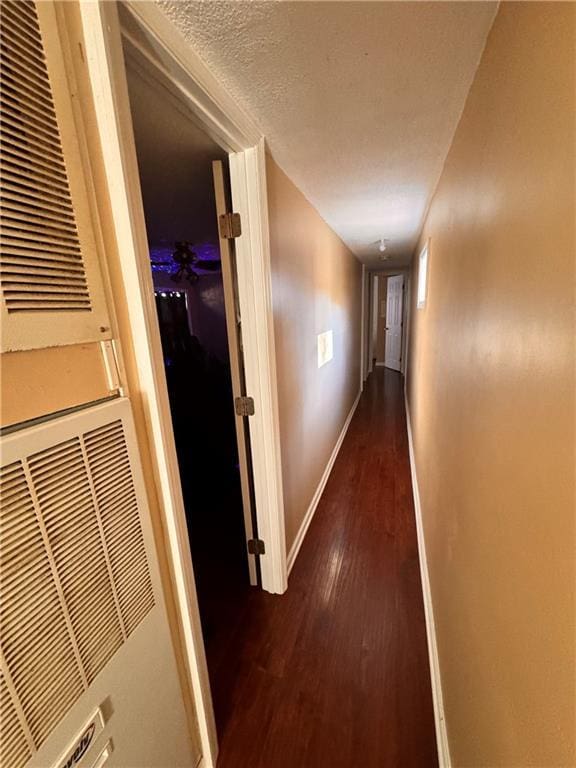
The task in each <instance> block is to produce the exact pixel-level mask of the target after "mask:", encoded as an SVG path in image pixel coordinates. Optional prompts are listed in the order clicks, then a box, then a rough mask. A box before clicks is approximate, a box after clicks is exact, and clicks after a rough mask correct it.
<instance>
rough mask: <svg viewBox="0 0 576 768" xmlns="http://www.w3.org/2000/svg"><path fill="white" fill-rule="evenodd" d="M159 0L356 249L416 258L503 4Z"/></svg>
mask: <svg viewBox="0 0 576 768" xmlns="http://www.w3.org/2000/svg"><path fill="white" fill-rule="evenodd" d="M159 4H160V7H161V8H162V10H163V11H164V12H165V13H166V15H167V16H168V17H169V18H170V19H171V20H172V21H173V22H174V24H175V25H176V26H177V27H178V28H179V30H180V31H181V33H182V34H183V35H184V37H185V38H186V39H187V41H188V42H189V43H190V44H191V45H192V46H193V47H194V48H195V50H196V51H197V52H198V54H199V55H200V56H201V58H202V59H204V61H205V62H206V64H208V66H209V67H210V68H211V69H212V71H213V72H214V74H215V75H217V76H218V77H219V78H220V79H221V81H222V83H223V85H224V86H225V87H226V89H227V90H228V91H229V92H230V94H231V95H232V96H233V97H234V98H235V99H236V101H237V102H238V103H239V104H240V105H241V106H243V107H244V108H245V110H246V111H247V112H248V113H249V114H250V115H251V116H252V118H253V119H254V121H255V122H256V123H257V124H258V125H259V127H260V129H261V130H262V132H263V134H264V135H265V136H266V139H267V142H268V145H269V147H270V150H271V152H272V155H273V157H274V158H275V160H276V161H277V162H278V164H279V165H280V166H281V167H282V168H283V169H284V171H285V172H286V173H287V174H288V175H289V176H290V178H291V179H292V180H293V181H294V183H295V184H296V185H297V186H298V187H299V188H300V189H301V190H302V192H303V193H304V194H305V195H306V197H307V198H308V199H309V200H310V201H311V202H312V204H313V205H314V206H315V207H316V208H317V210H318V211H319V213H320V214H321V215H322V216H323V217H324V219H325V220H326V221H327V222H328V223H329V224H330V226H331V227H332V228H333V229H334V230H335V231H336V232H337V233H338V234H339V235H340V237H341V238H342V239H343V240H344V241H345V242H346V243H347V244H348V245H349V247H350V248H351V249H352V250H353V251H354V252H355V253H356V254H357V255H358V256H359V257H360V258H361V259H362V260H363V261H365V262H366V263H367V264H370V265H373V266H377V265H379V266H384V265H382V264H381V263H380V262H379V261H378V256H379V252H378V245H377V242H376V241H378V239H379V238H381V237H384V238H387V239H388V241H389V243H388V250H387V255H389V256H390V258H391V261H390V262H387V263H386V265H385V266H389V265H394V264H399V263H402V262H406V261H407V260H408V259H409V258H410V256H411V253H412V251H413V249H414V246H415V244H416V239H417V237H418V234H419V232H420V229H421V226H422V221H423V217H424V213H425V211H426V208H427V205H428V202H429V200H430V197H431V195H432V193H433V191H434V187H435V185H436V182H437V180H438V177H439V175H440V172H441V169H442V165H443V162H444V159H445V157H446V154H447V152H448V149H449V146H450V142H451V139H452V136H453V134H454V131H455V129H456V125H457V122H458V119H459V117H460V114H461V112H462V109H463V106H464V102H465V99H466V96H467V93H468V90H469V88H470V85H471V83H472V80H473V77H474V74H475V71H476V67H477V65H478V62H479V59H480V56H481V53H482V50H483V47H484V43H485V40H486V36H487V34H488V31H489V29H490V26H491V23H492V20H493V17H494V13H495V11H496V7H497V4H496V3H491V2H490V3H489V2H248V1H247V0H240V1H237V0H234V1H232V2H227V1H222V0H217V1H216V2H214V1H213V0H204V2H197V1H196V0H194V1H192V2H188V1H187V0H177V1H176V2H171V1H170V0H160V3H159Z"/></svg>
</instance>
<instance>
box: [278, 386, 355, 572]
mask: <svg viewBox="0 0 576 768" xmlns="http://www.w3.org/2000/svg"><path fill="white" fill-rule="evenodd" d="M361 394H362V392H358V396H357V397H356V400H354V405H353V406H352V408H351V409H350V413H349V414H348V416H347V417H346V421H345V422H344V426H343V427H342V431H341V432H340V435H339V437H338V440H337V441H336V445H335V446H334V450H333V451H332V454H331V455H330V458H329V459H328V464H327V465H326V469H325V470H324V473H323V474H322V477H321V478H320V482H319V483H318V487H317V488H316V491H315V493H314V496H313V497H312V501H311V502H310V506H309V507H308V509H307V510H306V514H305V515H304V520H302V524H301V526H300V528H299V529H298V533H297V534H296V538H295V539H294V543H293V544H292V546H291V547H290V552H289V553H288V557H287V559H286V567H287V571H288V575H290V571H291V570H292V566H293V565H294V562H295V560H296V557H297V556H298V552H299V551H300V547H301V546H302V542H303V541H304V537H305V536H306V532H307V531H308V528H309V526H310V523H311V522H312V518H313V517H314V512H316V507H317V506H318V502H319V501H320V497H321V496H322V493H323V491H324V488H325V487H326V483H327V482H328V478H329V477H330V472H331V471H332V467H333V466H334V462H335V461H336V457H337V456H338V451H339V450H340V447H341V445H342V443H343V442H344V438H345V437H346V432H347V431H348V427H349V426H350V422H351V421H352V416H354V411H355V410H356V406H357V405H358V401H359V400H360V395H361Z"/></svg>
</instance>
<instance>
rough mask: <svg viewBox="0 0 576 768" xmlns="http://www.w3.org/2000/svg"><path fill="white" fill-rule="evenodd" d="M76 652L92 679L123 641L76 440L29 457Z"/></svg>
mask: <svg viewBox="0 0 576 768" xmlns="http://www.w3.org/2000/svg"><path fill="white" fill-rule="evenodd" d="M28 462H29V466H30V472H31V475H32V478H33V481H34V489H35V491H36V494H37V496H38V502H39V504H40V508H41V509H42V514H43V517H44V522H45V525H46V530H47V534H48V539H49V541H50V547H51V550H52V554H53V557H54V561H55V563H56V568H57V571H58V575H59V577H60V582H61V584H62V590H63V593H64V597H65V600H66V606H67V608H68V612H69V614H70V620H71V624H72V627H73V630H74V635H75V638H76V641H77V643H78V650H79V653H80V658H81V659H82V664H83V667H84V671H85V673H86V677H87V679H88V682H91V681H92V680H93V679H94V678H95V677H96V675H97V674H98V672H100V670H101V669H103V667H104V665H105V664H106V662H107V661H108V660H109V659H110V658H111V657H112V655H113V654H114V652H115V651H116V650H117V649H118V648H119V647H120V645H121V644H122V632H121V628H120V622H119V616H118V612H117V609H116V604H115V601H114V592H113V588H112V584H111V580H110V576H109V573H108V568H107V564H106V558H105V554H104V547H103V541H102V538H101V534H100V528H99V525H98V516H97V513H96V509H95V506H94V503H93V499H92V492H91V487H90V482H89V479H88V473H87V468H86V466H85V463H84V456H83V453H82V448H81V445H80V440H79V439H77V438H76V439H75V440H70V441H68V442H66V443H63V444H61V445H59V446H57V447H56V448H51V449H49V450H47V451H43V452H42V453H39V454H36V455H34V456H32V457H30V458H29V460H28Z"/></svg>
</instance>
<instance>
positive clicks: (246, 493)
mask: <svg viewBox="0 0 576 768" xmlns="http://www.w3.org/2000/svg"><path fill="white" fill-rule="evenodd" d="M212 171H213V175H214V191H215V196H216V213H217V215H218V221H219V231H220V258H221V260H222V282H223V284H224V304H225V309H226V331H227V333H228V351H229V355H230V374H231V379H232V393H233V396H234V402H235V414H236V442H237V445H238V465H239V467H240V484H241V486H242V507H243V512H244V528H245V531H246V553H247V557H248V570H249V577H250V584H252V585H255V584H257V583H258V581H259V577H258V566H259V563H258V561H257V558H258V555H257V553H256V551H255V550H254V549H253V547H252V546H251V544H250V542H253V541H255V540H256V538H257V537H256V523H255V508H254V500H253V491H252V461H251V453H250V438H249V431H248V414H249V410H246V411H244V412H242V409H241V408H238V407H236V404H237V403H238V401H239V400H241V399H242V398H245V395H246V382H245V376H244V361H243V355H242V324H241V318H240V308H239V304H238V290H237V279H236V254H235V251H234V240H233V239H232V238H230V237H225V236H223V233H222V227H221V226H220V220H221V217H223V216H225V215H226V214H227V213H228V212H229V210H230V209H229V205H228V202H227V197H228V195H227V187H226V182H225V178H224V166H223V165H222V163H221V161H220V160H215V161H214V162H213V163H212ZM252 411H253V408H252Z"/></svg>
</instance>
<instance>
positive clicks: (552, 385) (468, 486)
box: [409, 3, 576, 768]
mask: <svg viewBox="0 0 576 768" xmlns="http://www.w3.org/2000/svg"><path fill="white" fill-rule="evenodd" d="M575 11H576V6H575V5H574V4H572V3H565V4H563V3H510V4H508V3H503V4H502V5H501V7H500V10H499V12H498V15H497V17H496V20H495V23H494V27H493V29H492V31H491V34H490V36H489V39H488V43H487V47H486V50H485V53H484V56H483V58H482V61H481V64H480V67H479V70H478V73H477V76H476V79H475V81H474V84H473V86H472V89H471V92H470V95H469V98H468V102H467V104H466V107H465V110H464V113H463V116H462V119H461V122H460V125H459V127H458V129H457V132H456V136H455V138H454V142H453V145H452V148H451V150H450V153H449V155H448V158H447V161H446V165H445V168H444V171H443V174H442V177H441V180H440V183H439V186H438V188H437V191H436V194H435V197H434V200H433V203H432V206H431V208H430V211H429V215H428V217H427V221H426V224H425V227H424V232H423V235H422V240H421V243H420V244H419V247H420V246H421V245H422V244H423V242H424V241H425V239H426V238H431V242H430V272H429V286H428V302H427V306H426V307H425V309H422V310H416V309H415V308H414V306H413V312H412V343H411V358H410V364H409V398H410V408H411V417H412V428H413V432H414V440H415V451H416V461H417V472H418V480H419V486H420V493H421V499H422V514H423V522H424V531H425V539H426V549H427V554H428V562H429V570H430V581H431V589H432V598H433V605H434V613H435V620H436V632H437V638H438V647H439V657H440V666H441V674H442V686H443V693H444V703H445V709H446V721H447V727H448V736H449V741H450V747H451V753H452V761H453V765H454V766H482V767H485V766H491V767H493V766H507V768H510V767H512V766H513V767H514V768H525V767H526V766H547V767H550V766H574V765H575V764H576V755H575V753H574V733H575V722H576V721H575V717H574V715H575V713H574V701H575V690H574V681H575V667H574V650H575V626H574V608H575V603H574V597H575V595H574V586H575V569H574V562H575V557H574V554H575V553H574V544H575V530H574V518H575V498H574V473H575V462H574V458H575V457H574V426H575V411H574V311H573V310H574V266H575V235H574V222H575V219H574V213H575V209H574V202H575V200H574V167H575V166H574V160H575V157H574V137H575V133H574V98H575V91H574V86H575V83H574V30H575ZM418 251H419V248H418V249H417V251H416V252H418ZM415 265H416V266H415V270H416V269H417V263H416V262H415ZM413 287H414V289H415V287H416V286H415V284H414V286H413Z"/></svg>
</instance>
